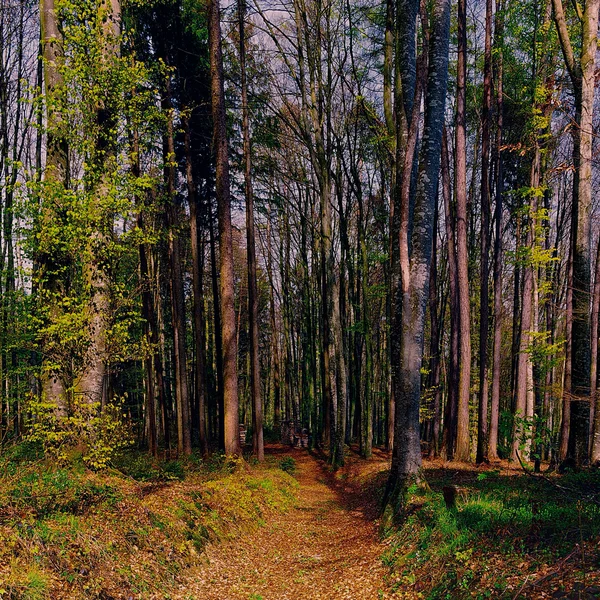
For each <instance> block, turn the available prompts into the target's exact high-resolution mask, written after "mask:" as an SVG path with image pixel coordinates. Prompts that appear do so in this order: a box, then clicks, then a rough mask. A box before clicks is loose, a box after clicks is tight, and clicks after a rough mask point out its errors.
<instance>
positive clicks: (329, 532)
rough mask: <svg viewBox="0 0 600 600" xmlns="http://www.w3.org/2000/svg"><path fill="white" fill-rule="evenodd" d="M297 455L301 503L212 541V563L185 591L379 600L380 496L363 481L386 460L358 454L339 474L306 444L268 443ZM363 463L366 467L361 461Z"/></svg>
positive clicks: (234, 599)
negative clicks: (248, 530) (231, 538)
mask: <svg viewBox="0 0 600 600" xmlns="http://www.w3.org/2000/svg"><path fill="white" fill-rule="evenodd" d="M267 452H268V453H269V454H271V455H280V456H288V457H291V458H292V459H293V460H294V462H295V466H296V469H295V472H294V476H295V478H296V479H297V481H298V484H299V487H298V491H297V503H296V506H295V507H294V508H293V509H291V510H290V511H288V512H285V513H278V514H276V515H274V516H273V518H272V520H270V521H269V523H268V524H267V525H266V526H265V527H262V528H260V529H258V530H256V531H254V532H253V533H252V534H251V535H248V536H244V537H243V538H241V539H239V540H236V541H235V542H233V543H229V544H227V545H223V544H219V545H218V546H211V547H209V548H207V551H206V563H205V564H204V565H202V566H201V567H200V568H199V569H198V570H197V571H196V570H195V571H193V572H192V573H190V578H189V581H190V587H189V588H187V589H186V591H185V593H184V594H182V596H181V597H182V598H190V599H191V598H198V599H200V598H202V599H203V600H204V599H205V600H225V599H227V600H288V599H289V600H292V599H297V598H306V599H313V600H318V599H332V600H333V599H339V600H357V599H361V600H371V599H374V600H377V599H379V598H388V597H389V595H388V592H387V591H386V590H387V589H388V587H389V586H388V584H387V583H386V576H387V574H388V573H389V570H388V569H386V568H385V566H384V564H383V562H382V560H381V556H382V554H383V552H384V551H385V549H386V546H385V544H384V543H382V541H381V540H380V537H379V535H378V528H377V514H378V508H377V502H376V498H375V495H374V494H372V493H369V489H368V488H363V487H362V486H361V481H362V480H364V478H365V477H366V476H367V475H368V472H369V471H370V470H373V469H375V470H379V469H380V468H382V467H383V466H385V464H386V463H387V460H386V457H385V456H384V455H382V454H381V453H379V454H378V457H377V458H378V459H377V460H374V461H371V463H363V464H362V465H361V464H360V462H358V461H357V460H356V459H351V460H350V461H349V465H348V467H346V468H345V469H343V470H342V471H340V472H339V473H337V474H335V475H334V474H333V473H331V472H330V471H328V470H327V468H326V465H325V463H324V461H323V460H322V459H319V458H318V457H317V456H315V455H313V454H309V453H308V452H307V451H306V450H301V449H297V450H294V449H289V448H283V447H281V446H276V447H273V446H272V447H270V448H268V449H267ZM359 467H362V469H361V468H359Z"/></svg>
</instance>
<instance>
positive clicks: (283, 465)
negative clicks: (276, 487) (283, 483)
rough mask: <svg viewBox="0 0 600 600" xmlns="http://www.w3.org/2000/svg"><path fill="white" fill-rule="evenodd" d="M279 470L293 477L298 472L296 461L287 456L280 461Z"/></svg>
mask: <svg viewBox="0 0 600 600" xmlns="http://www.w3.org/2000/svg"><path fill="white" fill-rule="evenodd" d="M279 468H280V469H281V470H282V471H284V472H285V473H289V474H290V475H293V474H294V473H295V472H296V461H295V460H294V459H293V458H292V457H291V456H286V457H284V458H282V459H281V460H280V461H279Z"/></svg>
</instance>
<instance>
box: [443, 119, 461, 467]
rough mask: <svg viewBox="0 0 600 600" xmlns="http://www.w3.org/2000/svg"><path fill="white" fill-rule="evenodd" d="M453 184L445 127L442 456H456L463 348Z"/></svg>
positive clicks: (449, 458) (450, 458)
mask: <svg viewBox="0 0 600 600" xmlns="http://www.w3.org/2000/svg"><path fill="white" fill-rule="evenodd" d="M451 196H452V184H451V181H450V158H449V156H448V135H447V131H446V129H445V128H444V135H443V139H442V197H443V201H444V214H445V218H444V222H445V224H446V244H447V247H448V278H449V288H450V357H449V360H450V364H449V368H448V372H447V385H446V387H447V394H446V396H447V398H446V406H445V410H444V428H443V431H442V457H443V458H444V459H446V460H452V458H453V457H454V445H455V441H456V419H457V414H458V372H459V351H460V350H459V349H460V319H459V310H458V272H457V271H458V268H457V260H456V244H455V232H454V228H453V227H452V224H453V222H454V216H453V214H452V209H451Z"/></svg>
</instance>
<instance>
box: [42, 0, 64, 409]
mask: <svg viewBox="0 0 600 600" xmlns="http://www.w3.org/2000/svg"><path fill="white" fill-rule="evenodd" d="M55 4H56V3H55V0H41V1H40V23H41V49H42V55H43V57H44V60H43V65H44V95H45V98H46V165H45V170H44V192H43V193H45V192H46V191H47V192H48V193H49V194H58V193H60V190H61V189H62V188H63V187H65V186H66V184H67V180H68V146H67V141H66V139H65V137H64V133H63V127H62V125H61V120H62V118H61V113H60V108H59V107H60V99H61V94H62V88H63V86H64V78H63V75H62V70H61V67H62V64H63V62H64V48H63V37H62V33H61V31H60V27H59V23H58V17H57V14H56V5H55ZM48 204H49V203H48ZM54 219H55V215H54V211H53V210H51V208H50V206H48V205H47V203H44V204H43V208H42V228H43V227H44V226H50V225H52V224H53V221H54ZM53 258H54V257H52V256H50V255H43V256H38V257H37V260H38V264H39V278H40V289H39V293H40V296H41V297H46V295H48V299H49V300H50V302H51V307H52V308H51V310H50V318H51V319H53V318H54V319H55V318H57V317H58V316H59V313H58V310H59V309H58V304H57V303H56V301H55V296H56V295H57V294H59V295H60V293H61V291H60V285H59V281H58V279H57V273H56V272H55V271H54V265H53ZM52 362H53V361H52V359H51V357H50V356H48V355H46V356H44V358H43V361H42V394H43V395H44V397H45V399H46V401H47V402H49V403H52V404H54V405H56V414H57V416H59V417H65V416H67V412H68V402H67V398H66V395H65V383H64V381H63V379H62V378H63V374H62V373H59V372H58V371H57V370H55V369H54V368H52V367H49V366H48V363H52Z"/></svg>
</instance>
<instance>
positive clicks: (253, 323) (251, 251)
mask: <svg viewBox="0 0 600 600" xmlns="http://www.w3.org/2000/svg"><path fill="white" fill-rule="evenodd" d="M238 12H239V33H240V73H241V87H242V130H243V136H244V183H245V188H244V189H245V195H246V236H247V237H246V239H247V242H246V252H247V255H248V316H249V323H250V332H249V333H250V390H251V396H252V408H253V410H252V450H253V452H254V454H255V455H256V457H257V458H258V460H259V461H263V460H264V458H265V449H264V441H263V410H262V399H261V395H260V354H259V348H258V290H257V286H256V249H255V242H254V192H253V189H252V162H251V161H252V158H251V154H250V118H249V115H248V84H247V81H246V37H245V23H244V20H245V18H246V2H245V0H238Z"/></svg>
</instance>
